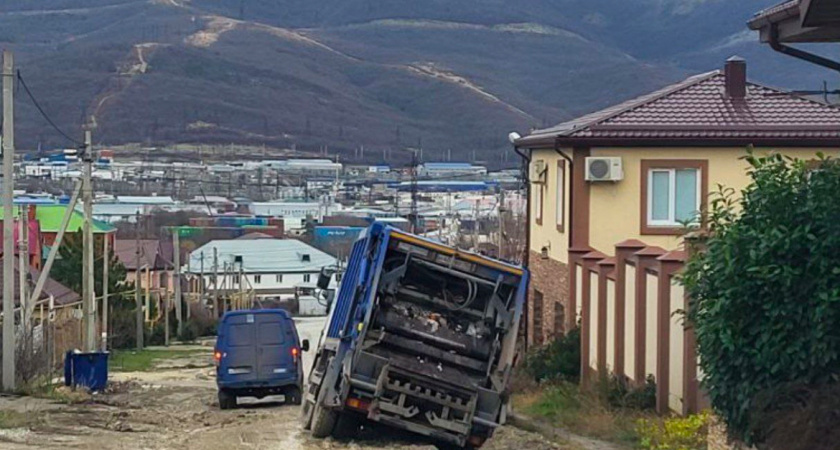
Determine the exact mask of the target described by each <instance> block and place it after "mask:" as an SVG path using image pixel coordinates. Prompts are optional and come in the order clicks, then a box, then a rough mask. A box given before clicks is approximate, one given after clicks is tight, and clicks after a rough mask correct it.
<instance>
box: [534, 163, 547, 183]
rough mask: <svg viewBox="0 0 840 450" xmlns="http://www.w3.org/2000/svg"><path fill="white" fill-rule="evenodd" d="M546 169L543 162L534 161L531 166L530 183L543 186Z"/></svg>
mask: <svg viewBox="0 0 840 450" xmlns="http://www.w3.org/2000/svg"><path fill="white" fill-rule="evenodd" d="M546 169H547V167H546V165H545V161H543V160H539V161H534V165H533V166H531V183H535V184H544V183H545V171H546Z"/></svg>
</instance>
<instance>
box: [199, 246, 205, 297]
mask: <svg viewBox="0 0 840 450" xmlns="http://www.w3.org/2000/svg"><path fill="white" fill-rule="evenodd" d="M200 256H201V265H200V272H201V276H200V277H199V278H198V280H199V284H198V298H199V299H200V301H201V304H202V305H204V252H201V255H200Z"/></svg>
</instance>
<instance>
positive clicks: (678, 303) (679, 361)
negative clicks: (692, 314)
mask: <svg viewBox="0 0 840 450" xmlns="http://www.w3.org/2000/svg"><path fill="white" fill-rule="evenodd" d="M684 310H685V288H683V287H682V285H680V284H679V283H677V282H676V280H673V279H672V280H671V308H670V311H669V313H670V314H669V317H670V319H671V323H670V325H671V326H670V330H669V331H670V333H669V334H670V339H669V340H668V341H669V345H668V347H669V348H668V356H669V358H668V362H669V364H668V407H669V408H671V410H672V411H682V410H683V406H684V402H683V395H684V388H685V380H684V376H685V373H684V370H683V364H684V358H685V348H684V347H685V327H684V325H683V323H684V317H683V315H682V314H681V313H680V312H681V311H684Z"/></svg>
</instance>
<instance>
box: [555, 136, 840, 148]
mask: <svg viewBox="0 0 840 450" xmlns="http://www.w3.org/2000/svg"><path fill="white" fill-rule="evenodd" d="M556 143H557V145H558V146H561V147H587V148H593V147H629V148H638V147H699V148H706V147H708V148H720V147H747V146H750V145H752V146H755V147H823V148H824V147H840V138H801V137H791V138H768V137H753V138H750V137H731V138H725V137H723V138H718V137H715V138H698V137H684V138H682V137H680V138H674V137H668V138H654V137H647V138H609V137H592V138H589V137H558V138H557V139H556Z"/></svg>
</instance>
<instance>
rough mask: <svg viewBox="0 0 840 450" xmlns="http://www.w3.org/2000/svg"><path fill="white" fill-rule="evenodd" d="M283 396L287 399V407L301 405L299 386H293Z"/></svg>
mask: <svg viewBox="0 0 840 450" xmlns="http://www.w3.org/2000/svg"><path fill="white" fill-rule="evenodd" d="M283 396H285V397H286V404H287V405H300V403H301V401H300V400H301V397H300V389H299V388H298V387H297V386H293V387H290V388H288V389H286V392H284V393H283Z"/></svg>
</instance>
